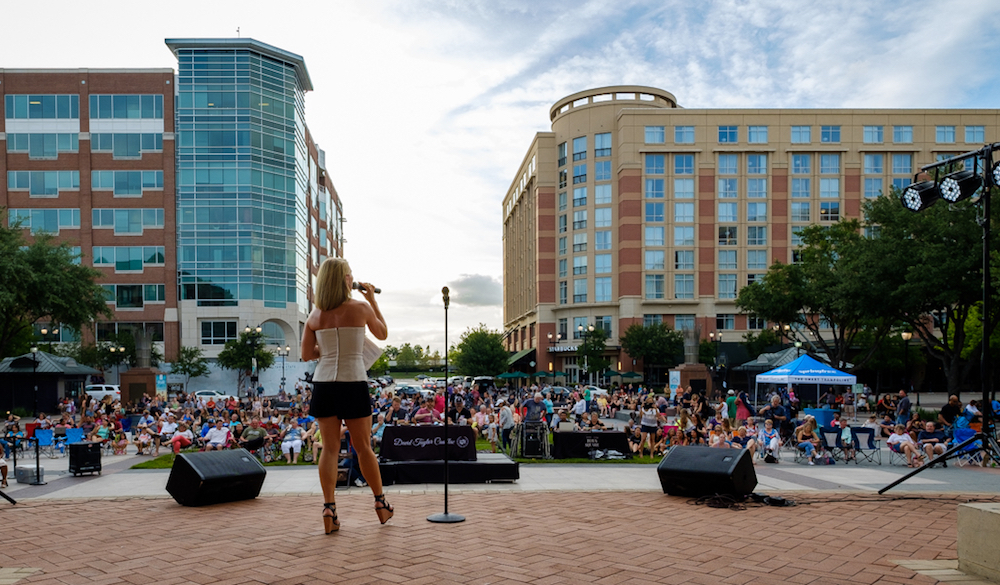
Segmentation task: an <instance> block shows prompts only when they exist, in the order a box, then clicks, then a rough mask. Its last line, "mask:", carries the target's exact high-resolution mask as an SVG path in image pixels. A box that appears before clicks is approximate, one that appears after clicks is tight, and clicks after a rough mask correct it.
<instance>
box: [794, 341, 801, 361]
mask: <svg viewBox="0 0 1000 585" xmlns="http://www.w3.org/2000/svg"><path fill="white" fill-rule="evenodd" d="M801 355H802V342H801V341H796V342H795V357H796V358H798V357H800V356H801Z"/></svg>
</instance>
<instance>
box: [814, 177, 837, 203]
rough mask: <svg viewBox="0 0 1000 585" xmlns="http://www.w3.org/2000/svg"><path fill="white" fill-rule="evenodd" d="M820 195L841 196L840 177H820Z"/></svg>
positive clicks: (830, 197)
mask: <svg viewBox="0 0 1000 585" xmlns="http://www.w3.org/2000/svg"><path fill="white" fill-rule="evenodd" d="M819 196H820V198H826V199H834V198H839V197H840V179H839V178H837V179H820V180H819Z"/></svg>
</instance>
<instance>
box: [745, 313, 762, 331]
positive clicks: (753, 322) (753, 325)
mask: <svg viewBox="0 0 1000 585" xmlns="http://www.w3.org/2000/svg"><path fill="white" fill-rule="evenodd" d="M747 329H752V330H754V331H760V330H763V329H767V319H761V318H760V317H758V316H757V315H747Z"/></svg>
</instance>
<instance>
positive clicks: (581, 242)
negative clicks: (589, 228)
mask: <svg viewBox="0 0 1000 585" xmlns="http://www.w3.org/2000/svg"><path fill="white" fill-rule="evenodd" d="M573 251H574V252H586V251H587V234H585V233H583V234H573Z"/></svg>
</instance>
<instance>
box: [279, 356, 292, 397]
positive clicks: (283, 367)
mask: <svg viewBox="0 0 1000 585" xmlns="http://www.w3.org/2000/svg"><path fill="white" fill-rule="evenodd" d="M291 351H292V348H291V346H288V345H286V346H285V349H281V348H280V347H279V348H278V355H280V356H281V389H282V390H284V389H285V360H287V359H288V354H289V353H291Z"/></svg>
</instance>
